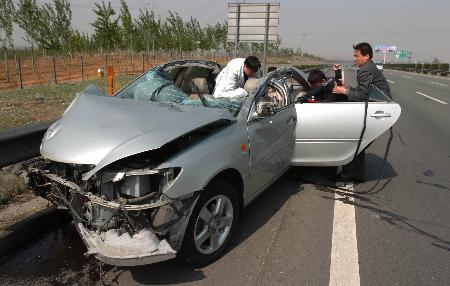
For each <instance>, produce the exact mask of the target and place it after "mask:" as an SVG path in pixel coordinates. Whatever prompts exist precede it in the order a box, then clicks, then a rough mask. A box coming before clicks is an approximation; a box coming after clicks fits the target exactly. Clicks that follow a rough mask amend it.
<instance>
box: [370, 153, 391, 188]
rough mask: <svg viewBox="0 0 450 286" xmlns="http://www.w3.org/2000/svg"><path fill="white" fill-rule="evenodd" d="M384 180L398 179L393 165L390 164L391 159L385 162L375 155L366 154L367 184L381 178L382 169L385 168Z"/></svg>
mask: <svg viewBox="0 0 450 286" xmlns="http://www.w3.org/2000/svg"><path fill="white" fill-rule="evenodd" d="M383 164H384V170H383V179H392V178H394V177H397V175H398V174H397V172H396V171H395V170H394V168H393V167H392V165H391V163H389V158H388V159H387V160H386V162H384V160H383V158H382V157H380V156H378V155H376V154H373V153H366V176H367V180H366V181H367V182H371V181H376V180H378V178H379V177H380V172H381V169H382V168H383Z"/></svg>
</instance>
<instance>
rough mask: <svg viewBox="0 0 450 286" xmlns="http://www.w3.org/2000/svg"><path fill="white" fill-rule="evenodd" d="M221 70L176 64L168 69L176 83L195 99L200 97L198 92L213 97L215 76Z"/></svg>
mask: <svg viewBox="0 0 450 286" xmlns="http://www.w3.org/2000/svg"><path fill="white" fill-rule="evenodd" d="M219 72H220V71H219V70H218V69H210V68H206V67H200V66H176V67H174V68H172V69H170V70H168V71H167V73H168V74H169V76H170V77H171V78H172V80H173V81H174V83H175V85H176V86H178V87H179V88H180V89H181V90H182V91H184V92H185V93H186V94H188V95H189V97H190V98H191V99H193V100H195V99H198V98H199V96H198V94H201V95H203V96H206V97H212V92H213V90H214V84H215V78H216V77H217V75H218V74H219Z"/></svg>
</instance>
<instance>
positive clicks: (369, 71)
mask: <svg viewBox="0 0 450 286" xmlns="http://www.w3.org/2000/svg"><path fill="white" fill-rule="evenodd" d="M353 49H354V53H353V56H354V60H355V64H356V66H357V67H359V70H358V74H357V81H358V85H357V86H356V88H353V87H346V86H345V85H343V86H338V85H336V86H335V87H334V89H333V94H345V95H346V96H347V98H348V100H350V101H368V100H369V91H370V85H371V84H372V85H374V86H376V87H377V88H378V89H380V90H381V91H382V92H383V93H384V94H386V95H387V96H389V98H392V95H391V91H390V89H389V84H388V82H387V81H386V78H385V77H384V75H383V73H381V71H380V70H379V69H378V68H377V66H376V65H375V63H374V62H373V61H372V57H373V50H372V47H371V46H370V45H369V44H368V43H359V44H357V45H354V46H353ZM342 177H343V179H345V180H347V179H352V180H353V181H355V182H364V181H365V179H366V171H365V150H362V151H361V152H360V153H359V154H358V155H357V156H356V157H355V158H354V160H353V161H352V162H350V163H349V164H347V165H345V166H343V168H342V174H341V178H342Z"/></svg>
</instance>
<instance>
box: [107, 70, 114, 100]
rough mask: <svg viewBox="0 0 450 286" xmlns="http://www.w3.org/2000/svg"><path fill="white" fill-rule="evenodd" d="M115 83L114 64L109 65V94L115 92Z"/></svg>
mask: <svg viewBox="0 0 450 286" xmlns="http://www.w3.org/2000/svg"><path fill="white" fill-rule="evenodd" d="M113 83H114V67H113V66H108V91H109V96H112V95H113V93H114V87H113Z"/></svg>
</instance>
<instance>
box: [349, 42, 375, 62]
mask: <svg viewBox="0 0 450 286" xmlns="http://www.w3.org/2000/svg"><path fill="white" fill-rule="evenodd" d="M353 49H355V50H358V51H359V52H360V53H361V55H363V56H367V55H369V59H372V57H373V50H372V47H371V46H370V44H368V43H365V42H364V43H359V44H356V45H353Z"/></svg>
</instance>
